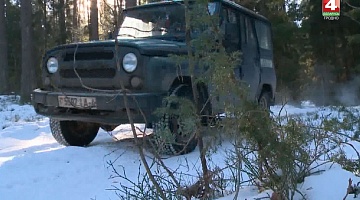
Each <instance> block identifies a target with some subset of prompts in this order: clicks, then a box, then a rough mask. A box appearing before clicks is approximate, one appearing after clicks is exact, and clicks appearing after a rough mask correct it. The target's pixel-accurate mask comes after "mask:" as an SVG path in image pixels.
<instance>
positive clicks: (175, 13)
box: [118, 2, 218, 41]
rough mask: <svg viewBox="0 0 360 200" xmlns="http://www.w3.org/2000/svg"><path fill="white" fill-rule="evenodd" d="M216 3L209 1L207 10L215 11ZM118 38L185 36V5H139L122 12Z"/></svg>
mask: <svg viewBox="0 0 360 200" xmlns="http://www.w3.org/2000/svg"><path fill="white" fill-rule="evenodd" d="M217 5H218V4H217V3H209V5H208V12H209V13H210V14H214V13H215V12H216V10H217V9H216V8H217ZM122 19H123V21H122V24H121V26H120V29H119V32H118V39H131V38H159V39H164V40H179V41H183V40H184V38H185V7H184V5H183V4H182V3H180V2H177V3H172V4H165V5H156V6H148V7H139V8H135V9H130V10H127V11H126V12H124V13H123V18H122Z"/></svg>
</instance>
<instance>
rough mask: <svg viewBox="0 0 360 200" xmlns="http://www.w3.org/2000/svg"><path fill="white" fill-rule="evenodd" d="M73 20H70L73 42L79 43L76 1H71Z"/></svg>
mask: <svg viewBox="0 0 360 200" xmlns="http://www.w3.org/2000/svg"><path fill="white" fill-rule="evenodd" d="M72 17H73V19H72V27H73V31H72V34H73V38H72V40H73V42H78V41H79V33H78V1H77V0H74V1H73V16H72Z"/></svg>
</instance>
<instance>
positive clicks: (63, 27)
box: [58, 0, 67, 44]
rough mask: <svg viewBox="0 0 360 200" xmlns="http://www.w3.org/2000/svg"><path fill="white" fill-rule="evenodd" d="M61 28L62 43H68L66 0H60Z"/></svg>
mask: <svg viewBox="0 0 360 200" xmlns="http://www.w3.org/2000/svg"><path fill="white" fill-rule="evenodd" d="M58 12H59V29H60V37H59V39H60V41H59V42H60V44H65V43H66V38H67V37H66V23H65V2H64V0H59V10H58Z"/></svg>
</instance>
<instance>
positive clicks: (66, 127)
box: [50, 119, 99, 146]
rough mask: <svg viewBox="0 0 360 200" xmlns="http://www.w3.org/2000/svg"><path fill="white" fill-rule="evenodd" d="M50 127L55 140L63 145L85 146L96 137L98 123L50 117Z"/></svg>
mask: <svg viewBox="0 0 360 200" xmlns="http://www.w3.org/2000/svg"><path fill="white" fill-rule="evenodd" d="M50 129H51V133H52V135H53V137H54V138H55V140H56V141H57V142H58V143H59V144H62V145H64V146H87V145H89V144H90V143H91V142H92V141H93V140H94V139H95V137H96V135H97V133H98V131H99V125H97V124H94V123H88V122H80V121H59V120H55V119H50Z"/></svg>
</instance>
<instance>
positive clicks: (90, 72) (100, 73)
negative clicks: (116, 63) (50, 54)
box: [60, 68, 116, 78]
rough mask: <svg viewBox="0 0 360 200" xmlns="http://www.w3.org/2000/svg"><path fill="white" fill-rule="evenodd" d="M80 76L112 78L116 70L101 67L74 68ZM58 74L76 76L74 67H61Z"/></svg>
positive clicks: (68, 76) (69, 76)
mask: <svg viewBox="0 0 360 200" xmlns="http://www.w3.org/2000/svg"><path fill="white" fill-rule="evenodd" d="M76 72H77V73H78V75H79V76H80V77H81V78H114V77H115V75H116V70H115V69H114V68H102V69H76ZM60 75H61V76H62V77H63V78H77V77H78V76H77V75H76V73H75V71H74V69H61V70H60Z"/></svg>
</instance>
